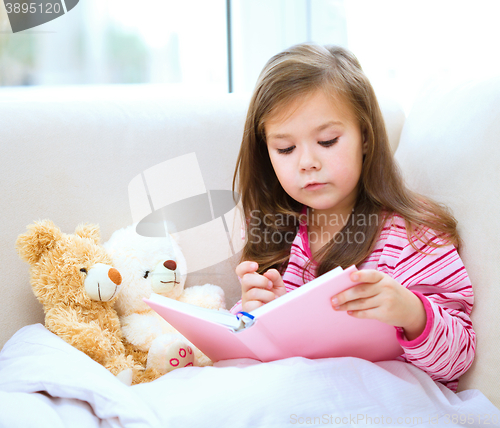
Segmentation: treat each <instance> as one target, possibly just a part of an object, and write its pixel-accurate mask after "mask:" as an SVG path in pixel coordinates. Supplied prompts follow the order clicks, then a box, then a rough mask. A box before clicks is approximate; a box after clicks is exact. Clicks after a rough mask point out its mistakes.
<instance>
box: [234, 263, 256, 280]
mask: <svg viewBox="0 0 500 428" xmlns="http://www.w3.org/2000/svg"><path fill="white" fill-rule="evenodd" d="M258 268H259V264H258V263H256V262H251V261H245V262H241V263H240V264H239V265H238V266H236V269H235V271H236V275H238V278H243V276H244V275H245V274H247V273H254V272H257V269H258Z"/></svg>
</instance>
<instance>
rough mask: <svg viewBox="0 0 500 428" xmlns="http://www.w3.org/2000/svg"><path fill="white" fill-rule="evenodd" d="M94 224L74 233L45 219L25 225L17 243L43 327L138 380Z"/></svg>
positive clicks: (127, 379)
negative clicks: (41, 313) (42, 315)
mask: <svg viewBox="0 0 500 428" xmlns="http://www.w3.org/2000/svg"><path fill="white" fill-rule="evenodd" d="M99 240H100V236H99V227H98V226H96V225H89V224H86V225H80V226H78V227H77V228H76V230H75V233H74V234H73V235H69V234H65V233H62V232H61V230H60V229H59V228H58V227H56V226H55V225H54V223H52V222H51V221H49V220H43V221H39V222H35V223H34V224H32V225H29V226H28V232H26V233H24V234H22V235H20V236H19V237H18V239H17V242H16V246H17V250H18V252H19V255H20V256H21V258H22V259H24V260H25V261H27V262H28V263H29V264H30V273H31V285H32V287H33V291H34V293H35V295H36V297H37V298H38V300H39V301H40V302H41V303H42V305H43V308H44V311H45V326H46V327H47V328H48V329H49V330H50V331H51V332H52V333H55V334H57V335H58V336H59V337H61V338H62V339H64V340H65V341H66V342H68V343H69V344H70V345H72V346H74V347H75V348H77V349H79V350H80V351H82V352H84V353H85V354H87V355H88V356H89V357H90V358H92V359H93V360H95V361H97V362H98V363H100V364H102V365H103V366H104V367H106V368H107V369H108V370H109V371H110V372H111V373H113V374H114V375H118V377H119V378H120V380H122V381H123V382H124V383H127V384H130V383H131V382H132V376H133V377H134V383H136V382H140V377H141V370H143V369H142V368H141V367H140V366H139V365H135V364H134V362H133V359H132V357H130V356H129V357H126V356H125V349H124V346H123V343H122V332H121V329H120V321H119V319H118V315H117V313H116V311H115V310H114V309H113V303H114V302H115V300H116V296H117V294H118V292H119V288H120V284H121V280H122V278H121V275H120V273H119V272H118V270H116V269H115V268H113V267H112V266H111V265H112V261H111V259H110V257H109V255H108V254H107V252H106V251H105V250H104V248H103V247H102V246H100V245H99Z"/></svg>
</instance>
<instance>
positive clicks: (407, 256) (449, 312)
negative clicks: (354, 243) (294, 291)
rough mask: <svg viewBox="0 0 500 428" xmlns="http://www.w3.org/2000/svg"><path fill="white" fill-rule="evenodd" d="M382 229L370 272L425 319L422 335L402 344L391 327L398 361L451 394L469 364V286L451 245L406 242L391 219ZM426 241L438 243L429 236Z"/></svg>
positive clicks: (471, 350)
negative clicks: (404, 295) (412, 298)
mask: <svg viewBox="0 0 500 428" xmlns="http://www.w3.org/2000/svg"><path fill="white" fill-rule="evenodd" d="M391 223H392V224H391V226H390V227H384V230H383V232H382V235H381V237H380V239H379V241H378V242H377V246H376V248H375V251H374V252H373V253H372V255H371V256H370V257H371V260H368V261H367V263H366V264H364V265H363V268H373V266H370V265H371V264H373V262H376V267H375V268H376V269H377V270H379V271H381V272H384V273H387V274H388V275H389V276H391V277H392V278H394V279H395V280H396V281H398V282H399V283H400V284H401V285H403V286H404V287H406V288H408V289H409V290H410V291H412V292H413V293H414V294H415V295H417V297H419V298H420V300H421V301H422V303H423V305H424V308H425V312H426V315H427V322H426V326H425V329H424V331H423V333H422V334H421V335H420V336H419V337H417V338H416V339H414V340H411V341H408V340H406V337H405V336H404V331H403V329H401V328H396V330H397V337H398V340H399V343H400V344H401V346H402V347H403V350H404V351H405V353H404V354H403V355H402V356H401V357H399V358H398V359H400V360H402V361H406V362H410V363H412V364H413V365H415V366H416V367H419V368H420V369H422V370H423V371H425V372H426V373H428V374H429V375H430V376H431V378H432V379H434V380H436V381H439V382H442V383H443V384H445V385H446V386H447V387H448V388H450V389H451V390H453V391H456V388H457V386H458V378H459V377H460V376H461V375H462V374H464V373H465V372H466V371H467V369H468V368H469V367H470V366H471V364H472V361H473V359H474V353H475V346H476V336H475V332H474V330H473V327H472V322H471V320H470V313H471V311H472V305H473V302H474V296H473V292H472V286H471V283H470V280H469V276H468V275H467V271H466V270H465V267H464V265H463V262H462V260H461V259H460V256H459V255H458V252H457V250H456V249H455V247H454V246H452V245H444V246H441V247H437V248H436V247H432V246H430V245H428V244H426V243H424V242H422V241H416V242H414V245H415V246H416V247H417V248H418V250H417V249H415V248H414V247H413V246H412V245H411V244H410V242H409V241H408V238H407V235H406V228H405V223H404V220H403V219H402V218H401V217H399V216H396V215H395V216H393V218H392V222H391ZM426 237H427V238H429V239H430V240H431V241H432V242H434V243H436V244H444V242H443V241H440V239H439V238H438V237H436V236H435V234H433V233H432V232H429V231H427V232H426Z"/></svg>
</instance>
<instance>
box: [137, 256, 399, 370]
mask: <svg viewBox="0 0 500 428" xmlns="http://www.w3.org/2000/svg"><path fill="white" fill-rule="evenodd" d="M355 270H356V267H355V266H351V267H350V268H348V269H346V270H342V268H340V267H339V268H336V269H333V270H331V271H330V272H327V273H325V274H324V275H321V276H319V277H318V278H316V279H314V280H313V281H311V282H309V283H307V284H304V285H302V286H301V287H299V288H297V289H296V290H293V291H291V292H289V293H287V294H286V295H284V296H282V297H280V298H278V299H276V300H273V301H271V302H269V303H267V304H266V305H264V306H261V307H260V308H257V309H255V310H253V311H252V312H250V313H249V314H245V313H240V315H239V316H238V317H237V316H235V315H233V314H230V313H228V312H223V311H216V310H212V309H206V308H200V307H198V306H194V305H190V304H188V303H183V302H179V301H177V300H173V299H169V298H167V297H163V296H160V295H158V294H152V295H151V297H150V298H149V299H144V301H145V302H146V303H147V304H148V305H149V306H151V308H153V309H154V310H155V311H156V312H157V313H158V314H159V315H161V316H162V317H163V318H164V319H165V320H166V321H167V322H168V323H170V324H171V325H172V326H173V327H174V328H176V329H177V330H178V331H179V332H180V333H181V334H182V335H184V336H185V337H186V338H187V339H188V340H189V341H190V342H192V343H193V344H194V345H195V346H197V347H198V348H199V349H200V350H201V351H202V352H203V353H204V354H205V355H207V357H209V358H210V359H211V360H212V361H214V362H217V361H220V360H228V359H232V358H253V359H256V360H259V361H263V362H266V361H274V360H279V359H283V358H289V357H305V358H313V359H314V358H330V357H358V358H363V359H365V360H369V361H373V362H376V361H384V360H392V359H394V358H396V357H398V356H399V355H401V354H402V353H403V350H402V348H401V346H400V345H399V342H398V341H397V339H396V329H395V328H394V327H393V326H390V325H388V324H384V323H382V322H380V321H377V320H369V319H357V318H354V317H351V316H349V315H347V313H346V312H345V311H338V312H337V311H335V310H334V309H333V308H332V304H331V298H332V297H333V296H334V295H335V294H338V293H339V292H341V291H344V290H346V289H348V288H350V287H353V286H355V285H356V283H353V282H351V280H350V279H349V275H350V274H351V273H352V272H353V271H355Z"/></svg>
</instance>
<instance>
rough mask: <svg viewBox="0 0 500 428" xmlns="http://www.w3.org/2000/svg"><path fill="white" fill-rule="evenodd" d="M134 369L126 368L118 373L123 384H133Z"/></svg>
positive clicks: (118, 377)
mask: <svg viewBox="0 0 500 428" xmlns="http://www.w3.org/2000/svg"><path fill="white" fill-rule="evenodd" d="M133 374H134V373H133V370H132V369H130V368H129V369H125V370H122V371H121V372H120V373H118V374H117V375H116V378H117V379H118V380H119V381H120V382H121V383H123V384H125V385H127V386H130V385H132V377H133Z"/></svg>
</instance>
